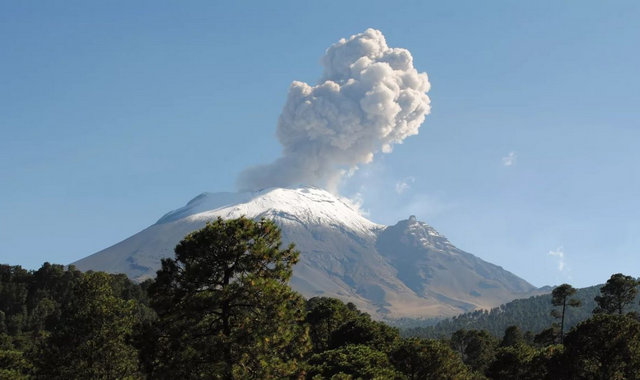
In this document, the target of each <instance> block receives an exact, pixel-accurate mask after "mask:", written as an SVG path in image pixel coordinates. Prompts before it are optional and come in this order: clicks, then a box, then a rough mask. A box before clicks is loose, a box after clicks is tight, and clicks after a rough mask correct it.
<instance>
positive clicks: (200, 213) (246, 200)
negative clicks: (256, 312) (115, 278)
mask: <svg viewBox="0 0 640 380" xmlns="http://www.w3.org/2000/svg"><path fill="white" fill-rule="evenodd" d="M243 215H244V216H246V217H249V218H261V217H265V218H269V219H273V220H274V221H275V222H276V223H277V224H278V225H279V226H280V227H281V229H282V236H283V241H284V243H289V242H294V243H295V244H296V247H297V249H299V250H300V251H301V256H300V262H299V263H298V264H297V265H296V267H295V268H294V274H293V278H292V281H291V285H292V287H293V288H294V289H295V290H297V291H299V292H300V293H302V294H303V295H304V296H306V297H313V296H320V295H322V296H329V297H336V298H340V299H342V300H344V301H345V302H353V303H355V304H356V305H357V306H358V307H359V308H361V309H362V310H364V311H366V312H369V313H370V314H372V315H374V316H375V317H378V318H397V317H434V316H450V315H455V314H459V313H461V312H465V311H469V310H473V309H476V308H487V307H493V306H497V305H500V304H502V303H505V302H508V301H510V300H512V299H515V298H519V297H523V296H526V295H528V294H529V293H530V292H532V291H535V288H534V287H533V286H532V285H531V284H529V283H527V282H526V281H524V280H522V279H520V278H518V277H517V276H515V275H513V274H511V273H509V272H507V271H505V270H503V269H502V268H500V267H497V266H495V265H493V264H490V263H487V262H485V261H483V260H481V259H479V258H477V257H475V256H473V255H471V254H469V253H466V252H463V251H461V250H459V249H457V248H456V247H455V246H453V244H451V243H450V242H449V241H448V240H447V239H446V238H445V237H444V236H442V235H440V234H439V233H438V232H436V231H435V230H434V229H433V228H432V227H430V226H428V225H426V224H425V223H422V222H418V221H417V220H415V217H411V218H410V219H409V220H406V221H401V222H399V223H398V224H397V225H395V226H390V227H387V226H383V225H379V224H375V223H373V222H371V221H369V220H367V219H366V218H364V217H363V216H361V215H360V214H359V213H358V212H357V211H356V210H354V209H353V208H352V207H351V206H349V205H348V204H347V203H345V202H343V201H341V200H339V199H338V198H336V197H335V196H333V195H332V194H330V193H328V192H326V191H324V190H321V189H317V188H314V187H298V188H271V189H264V190H260V191H257V192H246V193H215V194H212V193H203V194H201V195H199V196H197V197H196V198H194V199H193V200H191V201H190V202H189V203H188V204H187V205H186V206H184V207H182V208H179V209H177V210H175V211H171V212H169V213H167V214H166V215H164V216H163V217H162V218H160V219H159V220H158V221H157V222H156V223H155V224H154V225H152V226H150V227H148V228H147V229H145V230H143V231H141V232H139V233H138V234H135V235H133V236H131V237H130V238H128V239H126V240H124V241H122V242H120V243H118V244H115V245H114V246H111V247H109V248H107V249H105V250H102V251H100V252H98V253H95V254H93V255H91V256H88V257H86V258H84V259H82V260H79V261H77V262H76V263H74V265H76V266H77V267H78V268H79V269H81V270H89V269H93V270H102V271H106V272H113V273H125V274H127V275H128V276H129V277H131V278H134V279H137V280H143V279H146V278H149V277H152V276H154V275H155V271H156V270H158V269H159V267H160V260H161V259H162V258H165V257H172V256H173V249H174V247H175V246H176V244H177V243H178V242H179V241H180V240H181V239H182V238H183V237H184V236H185V235H187V234H188V233H189V232H192V231H194V230H197V229H199V228H202V227H203V226H204V224H205V223H206V222H207V221H210V220H214V219H216V218H217V217H221V218H223V219H228V218H237V217H240V216H243Z"/></svg>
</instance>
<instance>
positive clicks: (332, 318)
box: [0, 218, 640, 380]
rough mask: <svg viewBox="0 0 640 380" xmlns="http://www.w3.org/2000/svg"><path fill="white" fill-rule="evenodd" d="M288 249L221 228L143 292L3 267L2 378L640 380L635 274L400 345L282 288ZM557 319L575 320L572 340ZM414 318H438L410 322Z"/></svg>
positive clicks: (271, 231)
mask: <svg viewBox="0 0 640 380" xmlns="http://www.w3.org/2000/svg"><path fill="white" fill-rule="evenodd" d="M280 242H281V241H280V231H279V229H278V228H277V227H276V225H275V224H273V222H269V221H265V220H262V221H257V222H256V221H252V220H248V219H245V218H240V219H236V220H228V221H222V220H221V219H218V220H217V221H215V222H213V223H209V224H207V226H206V227H205V228H204V229H202V230H200V231H196V232H194V233H192V234H189V235H188V236H187V237H185V239H184V240H182V241H181V242H180V244H179V245H178V246H177V247H176V258H175V260H171V259H168V260H164V261H163V266H162V269H161V270H160V271H159V272H158V276H157V278H156V279H154V280H148V281H145V282H144V283H142V284H136V283H133V282H132V281H130V280H129V279H128V278H127V277H126V276H124V275H109V274H106V273H101V272H97V273H94V272H88V273H86V274H83V273H81V272H79V271H77V270H76V269H75V268H73V267H72V266H71V267H69V268H65V267H63V266H61V265H52V264H49V263H45V264H44V265H43V266H42V267H41V268H40V269H38V270H37V271H27V270H24V269H22V268H21V267H19V266H8V265H0V380H4V379H12V380H13V379H18V380H20V379H105V380H107V379H145V378H147V379H160V380H162V379H182V378H184V379H223V380H231V379H292V380H293V379H299V380H300V379H303V378H306V379H312V380H321V379H332V380H356V379H363V380H364V379H394V380H405V379H412V380H415V379H444V380H447V379H451V380H453V379H456V380H458V379H459V380H466V379H468V380H472V379H473V380H481V379H487V378H488V379H510V380H511V379H513V380H578V379H607V380H610V379H611V380H617V379H640V322H639V321H640V317H639V315H640V314H639V313H637V312H635V310H640V308H639V307H638V303H637V302H635V301H636V300H637V297H638V290H637V286H638V282H637V280H635V279H634V278H632V277H629V276H624V275H621V274H616V275H613V276H612V277H611V279H610V280H609V281H607V284H605V285H604V286H603V287H602V289H598V288H597V287H591V288H585V289H580V290H576V289H573V288H572V287H571V286H570V285H568V284H563V285H561V286H559V287H557V288H556V289H554V291H553V292H552V294H548V295H544V296H539V297H531V298H529V299H527V300H516V301H513V302H510V303H508V304H506V305H503V306H501V307H499V308H494V309H492V310H490V311H486V310H478V311H474V312H471V313H467V314H463V315H461V316H458V317H456V318H452V319H450V320H445V321H442V322H440V323H438V324H437V325H435V326H429V327H422V328H414V329H411V330H409V331H408V333H409V334H413V335H421V336H451V338H450V339H440V340H432V339H430V340H425V339H420V338H401V337H400V336H399V332H398V330H397V329H396V328H394V327H390V326H388V325H386V324H384V323H382V322H379V321H374V320H372V319H371V317H370V316H369V315H367V314H365V313H362V312H360V311H358V310H357V308H356V307H355V306H354V305H353V304H346V305H345V304H344V303H343V302H342V301H339V300H336V299H332V298H326V297H317V298H312V299H310V300H309V301H307V302H305V301H304V300H303V299H302V298H301V297H300V296H299V295H298V294H296V293H295V292H293V291H292V290H291V289H290V287H289V286H288V281H289V279H290V277H291V273H292V266H293V265H294V264H295V263H296V261H297V258H298V252H296V251H295V250H294V247H293V246H289V247H287V248H285V249H281V248H280V245H281V244H280ZM580 304H584V305H586V307H585V308H572V307H573V306H578V305H580ZM150 306H152V307H153V308H151V307H150ZM553 307H555V309H553V310H554V311H553V312H552V308H553ZM592 307H595V311H596V313H597V314H596V316H595V317H592V318H589V315H588V311H585V309H587V310H589V309H591V308H592ZM629 310H631V311H632V312H630V313H627V314H625V313H626V312H627V311H629ZM555 319H559V323H557V324H556V323H554V322H555ZM580 321H582V322H581V323H579V324H578V322H580ZM563 322H564V326H569V327H571V326H575V325H576V324H578V325H577V327H574V328H573V329H571V330H570V331H569V333H568V334H567V335H566V339H564V345H562V344H557V343H558V342H560V341H561V338H562V335H561V332H562V326H563ZM413 323H429V324H431V323H433V321H431V320H429V321H427V320H421V321H410V320H406V319H405V320H403V321H402V324H403V325H405V326H407V325H412V324H413ZM549 326H551V327H549ZM454 328H457V329H455V330H454ZM468 328H472V329H470V330H469V329H468ZM456 330H457V331H456ZM523 330H525V331H526V330H528V331H527V332H526V333H523ZM533 332H536V333H538V334H537V335H534V333H533ZM406 333H407V332H405V335H406ZM496 337H501V340H498V339H497V338H496Z"/></svg>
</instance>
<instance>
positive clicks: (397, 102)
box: [238, 29, 430, 191]
mask: <svg viewBox="0 0 640 380" xmlns="http://www.w3.org/2000/svg"><path fill="white" fill-rule="evenodd" d="M321 62H322V65H323V66H324V74H323V76H322V78H321V79H320V83H319V84H318V85H316V86H310V85H308V84H307V83H303V82H297V81H296V82H293V83H292V84H291V87H290V88H289V95H288V98H287V102H286V104H285V106H284V109H283V110H282V114H281V115H280V118H279V120H278V128H277V136H278V140H279V141H280V143H281V144H282V147H283V149H282V155H281V157H280V158H278V159H277V160H276V161H275V162H273V163H271V164H268V165H258V166H254V167H250V168H248V169H246V170H245V171H243V172H242V173H241V174H240V176H239V178H238V187H239V188H240V189H241V190H256V189H261V188H266V187H284V186H290V185H297V184H307V185H314V186H319V187H324V188H327V189H329V190H333V191H335V188H336V186H337V184H338V182H339V181H340V179H341V178H343V177H344V176H348V175H350V174H353V172H354V171H355V170H357V168H358V165H362V164H367V163H369V162H371V161H372V160H373V157H374V155H375V154H376V153H377V152H379V151H382V152H384V153H389V152H391V151H392V147H393V145H394V144H401V143H402V141H403V140H404V139H405V138H407V137H409V136H412V135H415V134H417V133H418V128H419V127H420V125H421V124H422V122H423V121H424V119H425V116H426V115H427V114H429V112H430V106H429V103H430V100H429V97H427V95H426V92H428V91H429V88H430V84H429V79H428V77H427V74H426V73H424V72H423V73H419V72H418V71H417V70H416V69H415V68H414V67H413V57H412V56H411V53H409V51H408V50H406V49H400V48H390V47H388V46H387V43H386V41H385V38H384V36H383V35H382V33H381V32H380V31H378V30H374V29H367V30H366V31H365V32H364V33H360V34H357V35H354V36H351V37H350V38H349V39H344V38H343V39H341V40H340V41H339V42H338V43H336V44H334V45H333V46H331V47H330V48H329V49H328V50H327V51H326V54H325V55H324V57H323V58H322V61H321Z"/></svg>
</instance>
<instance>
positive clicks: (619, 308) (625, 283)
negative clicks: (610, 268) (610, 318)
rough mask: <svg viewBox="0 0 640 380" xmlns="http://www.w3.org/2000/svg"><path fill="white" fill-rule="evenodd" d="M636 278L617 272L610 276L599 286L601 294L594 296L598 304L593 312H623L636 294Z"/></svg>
mask: <svg viewBox="0 0 640 380" xmlns="http://www.w3.org/2000/svg"><path fill="white" fill-rule="evenodd" d="M638 285H640V283H639V282H638V280H636V279H635V278H633V277H631V276H625V275H623V274H622V273H617V274H614V275H612V276H611V278H609V280H607V283H606V284H605V285H604V286H603V287H601V288H600V293H601V295H599V296H596V298H595V300H596V303H597V304H598V306H597V307H596V308H595V309H594V310H593V313H594V314H615V313H617V314H620V315H621V314H623V313H624V312H625V311H626V310H627V309H628V308H629V306H630V305H631V304H632V303H633V301H634V300H635V299H636V296H637V295H638Z"/></svg>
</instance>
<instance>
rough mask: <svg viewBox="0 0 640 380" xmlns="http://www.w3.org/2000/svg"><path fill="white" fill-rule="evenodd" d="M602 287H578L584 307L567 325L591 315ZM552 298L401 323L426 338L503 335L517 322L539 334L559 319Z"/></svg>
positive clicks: (408, 333) (405, 330) (409, 333)
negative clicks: (478, 333) (457, 334)
mask: <svg viewBox="0 0 640 380" xmlns="http://www.w3.org/2000/svg"><path fill="white" fill-rule="evenodd" d="M600 287H601V285H599V286H591V287H588V288H581V289H577V292H576V295H575V298H576V299H578V300H579V301H580V302H581V303H582V307H580V308H576V309H575V310H572V312H571V313H570V314H568V315H567V316H566V321H565V326H566V327H567V328H571V327H574V326H576V325H577V324H578V323H580V322H582V321H585V320H587V319H589V318H590V317H591V315H592V312H593V310H594V309H595V308H596V307H597V303H596V301H595V297H596V296H598V295H600ZM551 298H552V296H551V294H544V295H540V296H533V297H530V298H526V299H517V300H514V301H511V302H509V303H506V304H504V305H501V306H499V307H495V308H492V309H491V310H475V311H472V312H468V313H464V314H460V315H458V316H455V317H453V318H449V319H445V320H441V321H439V322H434V321H433V320H418V319H413V320H411V319H405V320H402V321H401V324H399V325H397V326H398V327H400V328H401V330H402V333H403V336H407V337H420V338H425V339H438V338H448V337H451V335H453V333H455V332H456V331H458V330H460V329H467V330H486V331H488V332H489V333H491V334H492V335H493V336H496V337H501V336H502V335H503V334H504V331H505V330H506V329H507V328H508V327H509V326H514V325H515V326H518V327H520V328H521V329H522V330H524V331H530V332H532V333H535V334H537V333H539V332H540V331H542V330H544V329H546V328H548V327H549V326H550V325H551V324H552V323H554V322H555V321H556V320H555V318H553V316H552V315H551V310H552V309H553V305H551ZM630 310H631V311H635V312H639V313H640V304H639V303H638V302H635V303H633V304H632V305H630ZM394 325H396V324H394Z"/></svg>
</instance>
